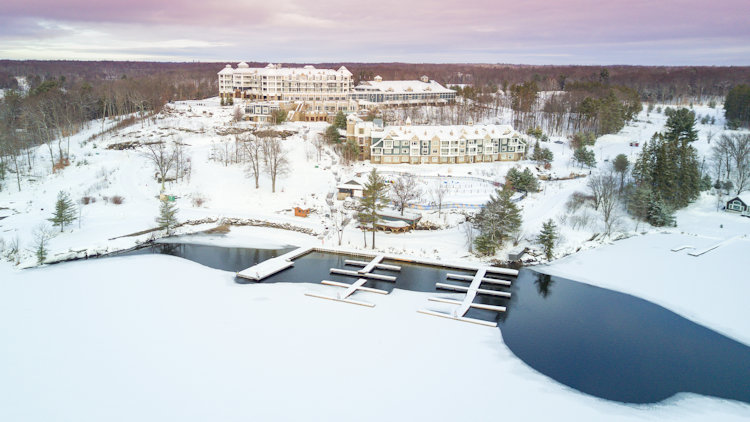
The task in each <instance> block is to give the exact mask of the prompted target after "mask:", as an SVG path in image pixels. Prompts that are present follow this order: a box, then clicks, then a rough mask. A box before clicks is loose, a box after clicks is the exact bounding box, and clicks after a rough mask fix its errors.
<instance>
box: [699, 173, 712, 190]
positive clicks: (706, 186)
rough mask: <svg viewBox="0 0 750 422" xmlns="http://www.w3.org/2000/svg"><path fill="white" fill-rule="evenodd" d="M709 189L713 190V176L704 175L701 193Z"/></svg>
mask: <svg viewBox="0 0 750 422" xmlns="http://www.w3.org/2000/svg"><path fill="white" fill-rule="evenodd" d="M709 189H711V176H709V175H708V174H704V175H703V178H702V179H701V192H705V191H707V190H709Z"/></svg>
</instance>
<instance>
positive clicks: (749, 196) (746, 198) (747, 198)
mask: <svg viewBox="0 0 750 422" xmlns="http://www.w3.org/2000/svg"><path fill="white" fill-rule="evenodd" d="M738 198H739V200H740V201H742V202H743V203H744V204H745V206H750V192H743V193H741V194H739V195H736V196H733V197H732V198H730V199H729V200H728V201H727V203H729V202H732V201H734V200H735V199H738Z"/></svg>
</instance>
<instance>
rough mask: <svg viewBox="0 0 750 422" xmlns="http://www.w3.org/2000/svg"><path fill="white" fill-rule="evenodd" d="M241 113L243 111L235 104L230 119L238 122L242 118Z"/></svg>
mask: <svg viewBox="0 0 750 422" xmlns="http://www.w3.org/2000/svg"><path fill="white" fill-rule="evenodd" d="M243 115H244V113H243V112H242V109H241V108H240V106H235V107H234V111H232V120H234V121H235V122H239V121H241V120H242V116H243Z"/></svg>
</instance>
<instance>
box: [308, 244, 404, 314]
mask: <svg viewBox="0 0 750 422" xmlns="http://www.w3.org/2000/svg"><path fill="white" fill-rule="evenodd" d="M381 261H383V255H382V254H381V255H376V256H375V257H374V258H373V259H372V260H371V261H370V262H364V261H354V260H346V261H344V263H345V264H347V265H356V266H360V267H364V268H362V269H361V270H359V271H352V270H342V269H340V268H331V274H341V275H348V276H352V277H360V278H359V279H358V280H357V281H355V282H354V283H352V284H346V283H341V282H338V281H330V280H323V281H321V282H320V283H321V284H325V285H327V286H334V287H343V288H345V289H346V290H344V292H343V293H339V294H337V295H336V296H327V295H321V294H318V293H309V292H308V293H305V296H310V297H317V298H319V299H328V300H333V301H336V302H344V303H351V304H352V305H360V306H367V307H369V308H372V307H374V306H375V304H373V303H369V302H362V301H359V300H354V299H350V298H349V297H350V296H351V295H352V294H354V293H355V292H357V291H360V290H361V291H363V292H369V293H377V294H381V295H387V294H388V292H387V291H385V290H380V289H374V288H372V287H365V283H367V282H368V281H370V280H368V278H369V279H374V280H383V281H396V277H394V276H390V275H381V274H374V273H372V271H373V270H374V269H375V268H381V269H388V270H391V271H401V267H399V266H396V265H385V264H381V263H380V262H381Z"/></svg>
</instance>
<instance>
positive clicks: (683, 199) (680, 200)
mask: <svg viewBox="0 0 750 422" xmlns="http://www.w3.org/2000/svg"><path fill="white" fill-rule="evenodd" d="M667 114H668V116H669V118H668V119H667V125H666V126H665V132H664V133H663V134H661V133H656V134H654V136H653V137H652V138H651V142H650V143H646V144H645V145H644V147H643V151H642V152H641V154H640V155H639V157H638V160H637V161H636V163H635V165H634V166H633V178H634V179H635V182H636V185H637V186H639V187H640V186H649V187H650V188H651V190H652V191H653V193H654V194H655V195H657V197H658V198H660V200H663V201H664V204H665V205H666V206H667V207H668V208H670V209H678V208H682V207H685V206H686V205H687V204H689V203H690V202H692V201H693V200H695V199H696V198H697V197H698V194H699V193H700V189H701V175H700V170H699V166H698V155H697V152H696V150H695V148H694V147H693V146H692V145H690V144H691V142H693V141H695V139H697V132H696V130H695V113H693V112H692V111H689V110H688V109H686V108H682V109H679V110H672V109H669V110H668V111H667Z"/></svg>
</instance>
